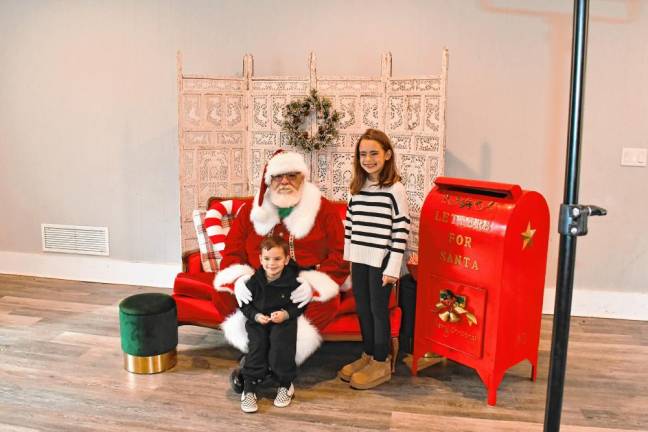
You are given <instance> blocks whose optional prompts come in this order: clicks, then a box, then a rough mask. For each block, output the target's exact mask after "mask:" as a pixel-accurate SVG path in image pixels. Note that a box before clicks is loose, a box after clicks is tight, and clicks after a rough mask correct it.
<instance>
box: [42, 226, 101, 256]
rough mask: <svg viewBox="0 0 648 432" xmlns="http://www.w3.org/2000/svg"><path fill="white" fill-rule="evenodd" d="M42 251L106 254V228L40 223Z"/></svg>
mask: <svg viewBox="0 0 648 432" xmlns="http://www.w3.org/2000/svg"><path fill="white" fill-rule="evenodd" d="M41 233H42V240H43V251H45V252H64V253H73V254H84V255H105V256H107V255H108V228H106V227H91V226H77V225H54V224H41Z"/></svg>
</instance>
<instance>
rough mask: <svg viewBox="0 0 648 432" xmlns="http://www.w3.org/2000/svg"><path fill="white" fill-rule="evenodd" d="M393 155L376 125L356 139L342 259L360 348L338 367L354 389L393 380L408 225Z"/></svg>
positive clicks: (388, 142) (389, 144) (405, 197)
mask: <svg viewBox="0 0 648 432" xmlns="http://www.w3.org/2000/svg"><path fill="white" fill-rule="evenodd" d="M394 156H395V155H394V149H393V147H392V145H391V142H390V140H389V138H388V137H387V135H385V133H384V132H381V131H379V130H376V129H367V131H366V132H365V133H364V134H363V135H362V136H361V137H360V139H359V140H358V142H357V144H356V148H355V158H354V161H353V179H352V180H351V199H350V200H349V205H348V207H347V214H346V221H345V223H344V227H345V233H344V259H346V260H347V261H351V282H352V286H353V294H354V296H355V300H356V308H357V312H358V316H359V318H360V331H361V333H362V345H363V349H364V352H363V354H362V357H360V358H359V359H358V360H356V361H354V362H352V363H349V364H347V365H345V366H344V367H343V368H342V369H341V370H340V371H339V372H338V376H339V377H340V378H341V379H342V380H344V381H350V383H351V387H353V388H356V389H369V388H373V387H375V386H377V385H379V384H382V383H384V382H386V381H389V380H390V379H391V362H390V359H389V356H388V354H389V347H390V340H391V330H390V326H389V297H390V294H391V289H392V285H393V283H394V282H396V280H397V279H398V277H399V276H400V269H401V262H402V259H403V253H404V252H405V246H406V243H407V237H408V236H409V225H410V219H409V212H408V209H407V196H406V194H405V187H404V186H403V184H402V183H401V182H400V176H399V175H398V173H397V172H396V163H395V161H394Z"/></svg>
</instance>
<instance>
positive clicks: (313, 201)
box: [284, 182, 322, 239]
mask: <svg viewBox="0 0 648 432" xmlns="http://www.w3.org/2000/svg"><path fill="white" fill-rule="evenodd" d="M303 187H304V190H303V191H302V197H301V200H299V204H297V205H296V206H295V208H294V209H293V211H292V212H291V213H290V214H289V215H288V217H286V218H285V219H284V225H286V228H288V232H290V233H291V234H293V235H294V236H295V238H296V239H301V238H304V237H306V236H307V235H308V233H309V232H310V231H311V229H313V225H315V219H316V218H317V213H319V209H320V206H321V205H322V192H321V191H320V190H319V188H318V187H317V186H315V185H314V184H313V183H311V182H304V186H303Z"/></svg>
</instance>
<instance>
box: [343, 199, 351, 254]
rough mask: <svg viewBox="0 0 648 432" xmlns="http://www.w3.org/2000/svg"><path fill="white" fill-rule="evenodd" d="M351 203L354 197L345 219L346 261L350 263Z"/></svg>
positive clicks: (348, 206)
mask: <svg viewBox="0 0 648 432" xmlns="http://www.w3.org/2000/svg"><path fill="white" fill-rule="evenodd" d="M351 201H353V197H352V198H350V199H349V202H348V203H347V208H346V217H345V218H344V260H345V261H350V260H351V259H350V258H351V212H352V210H351Z"/></svg>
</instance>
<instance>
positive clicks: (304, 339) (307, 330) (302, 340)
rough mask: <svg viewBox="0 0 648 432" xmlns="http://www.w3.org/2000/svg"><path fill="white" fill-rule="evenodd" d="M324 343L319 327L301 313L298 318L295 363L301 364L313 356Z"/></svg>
mask: <svg viewBox="0 0 648 432" xmlns="http://www.w3.org/2000/svg"><path fill="white" fill-rule="evenodd" d="M321 344H322V336H321V335H320V334H319V331H318V330H317V327H315V326H314V325H313V324H311V323H310V321H308V318H306V317H305V316H303V315H301V316H300V317H299V318H297V351H296V352H295V363H297V366H299V365H301V364H302V363H304V361H306V359H307V358H308V357H310V356H311V354H313V353H314V352H315V351H317V348H319V346H320V345H321Z"/></svg>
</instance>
